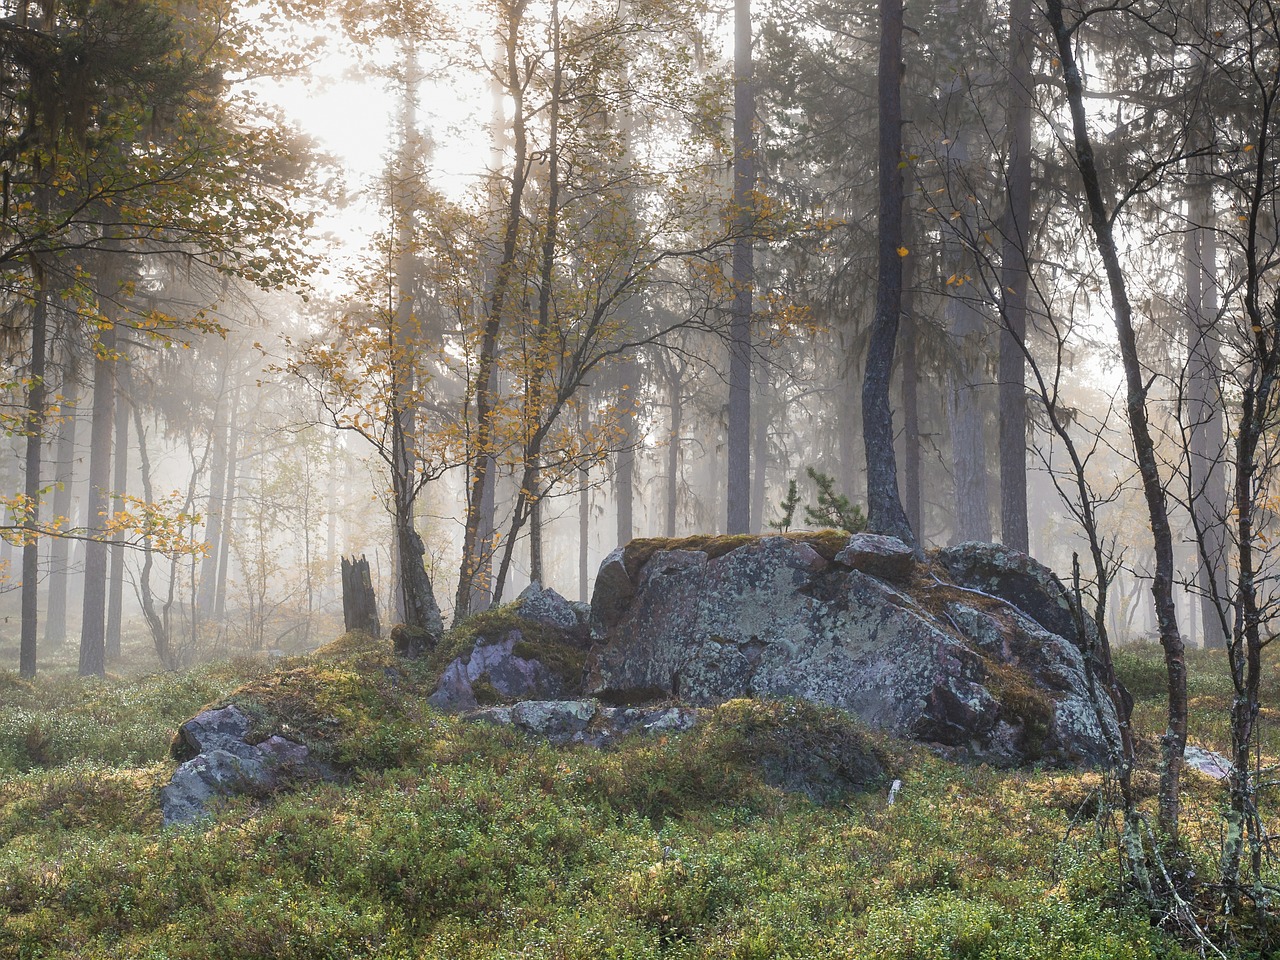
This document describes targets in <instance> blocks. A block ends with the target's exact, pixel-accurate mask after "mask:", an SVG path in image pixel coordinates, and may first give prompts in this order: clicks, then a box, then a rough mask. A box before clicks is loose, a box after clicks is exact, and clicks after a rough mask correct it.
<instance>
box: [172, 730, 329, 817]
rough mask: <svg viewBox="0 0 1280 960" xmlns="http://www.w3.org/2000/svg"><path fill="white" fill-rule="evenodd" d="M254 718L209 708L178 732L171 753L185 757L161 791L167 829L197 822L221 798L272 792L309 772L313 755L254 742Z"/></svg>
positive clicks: (277, 740) (289, 744) (281, 742)
mask: <svg viewBox="0 0 1280 960" xmlns="http://www.w3.org/2000/svg"><path fill="white" fill-rule="evenodd" d="M249 727H250V722H249V718H248V717H247V716H245V714H244V713H243V712H242V711H241V710H240V709H239V708H237V707H235V706H227V707H222V708H221V709H218V710H206V711H204V712H203V713H201V714H199V715H198V716H196V717H193V718H192V719H190V720H188V721H187V722H186V723H184V724H183V725H182V726H181V727H179V728H178V735H177V736H176V737H175V738H174V742H173V746H172V747H171V752H172V753H173V755H174V756H175V757H178V758H180V759H183V760H184V762H183V763H181V764H179V766H178V769H177V770H175V771H174V773H173V777H172V778H170V780H169V783H168V784H166V785H165V786H163V787H161V788H160V809H161V812H162V813H163V815H164V824H165V826H172V825H174V824H180V823H191V822H192V821H194V820H197V819H199V818H200V817H203V816H205V815H207V814H208V813H209V808H210V807H211V806H212V805H213V804H214V803H215V802H216V801H218V800H221V799H226V798H228V797H231V796H234V795H235V794H237V793H247V792H270V791H274V790H276V789H278V788H279V786H280V785H281V783H282V781H283V780H284V778H285V777H287V776H289V775H292V774H295V773H298V772H301V771H305V770H306V769H308V767H309V764H310V756H309V751H308V750H307V748H306V747H305V746H303V745H302V744H300V743H294V742H293V741H292V740H286V739H285V738H284V737H279V736H273V737H269V738H267V739H266V740H264V741H263V742H262V743H249V742H248V741H246V740H245V737H246V736H247V735H248V733H249Z"/></svg>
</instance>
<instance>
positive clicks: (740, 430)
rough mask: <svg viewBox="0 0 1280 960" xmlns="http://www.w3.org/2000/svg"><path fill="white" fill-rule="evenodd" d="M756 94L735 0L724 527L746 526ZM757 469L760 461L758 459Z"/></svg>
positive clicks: (743, 14)
mask: <svg viewBox="0 0 1280 960" xmlns="http://www.w3.org/2000/svg"><path fill="white" fill-rule="evenodd" d="M754 121H755V100H754V96H753V93H752V65H751V0H734V44H733V208H734V216H735V219H736V221H737V222H736V224H735V230H736V232H737V234H738V236H737V237H736V238H735V239H734V241H733V310H732V317H731V322H730V327H729V437H728V439H729V448H728V459H729V463H728V484H727V487H726V503H727V506H728V513H727V515H726V516H727V523H726V526H725V532H726V533H729V534H735V533H747V532H748V531H749V530H750V529H751V309H752V307H751V296H752V286H753V284H754V275H753V274H754V270H753V267H754V264H753V249H752V240H751V237H750V236H749V232H750V230H751V229H752V227H751V221H752V214H753V208H754V206H755V202H754V199H753V193H754V191H755V134H754V130H753V125H754ZM757 469H759V466H758V465H757Z"/></svg>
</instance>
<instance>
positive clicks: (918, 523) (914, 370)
mask: <svg viewBox="0 0 1280 960" xmlns="http://www.w3.org/2000/svg"><path fill="white" fill-rule="evenodd" d="M903 221H904V222H903V230H902V233H903V245H904V246H906V247H907V248H908V249H910V248H911V246H912V244H913V243H914V242H915V230H914V229H913V222H914V221H913V219H912V214H911V204H910V203H907V204H906V205H905V210H904V216H903ZM915 274H916V258H915V257H912V256H907V258H906V260H905V262H904V263H903V265H902V301H901V306H902V321H901V322H902V328H901V337H900V338H901V340H902V375H901V378H900V380H899V383H898V389H899V390H900V391H901V396H902V497H903V501H902V506H903V508H904V510H905V512H906V516H907V524H908V525H909V526H910V527H911V529H912V531H913V532H914V533H915V535H916V541H917V542H918V543H920V544H921V545H923V544H925V543H926V542H927V539H928V538H927V537H926V536H925V529H924V503H923V500H924V498H923V492H922V488H921V481H920V474H921V464H922V461H923V459H924V453H923V451H922V449H921V447H920V363H919V359H918V356H919V350H918V347H919V344H918V338H919V336H920V326H919V321H918V320H917V319H916V312H915V300H916V297H915Z"/></svg>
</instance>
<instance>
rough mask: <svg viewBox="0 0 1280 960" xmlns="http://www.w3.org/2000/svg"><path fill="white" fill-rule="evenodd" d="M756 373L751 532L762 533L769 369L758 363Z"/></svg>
mask: <svg viewBox="0 0 1280 960" xmlns="http://www.w3.org/2000/svg"><path fill="white" fill-rule="evenodd" d="M754 373H755V376H754V378H753V379H754V381H755V385H756V395H755V400H754V402H753V406H754V407H755V416H754V418H753V423H752V426H753V428H754V432H755V453H754V454H752V461H753V462H754V463H755V470H754V471H753V472H752V474H751V532H752V533H760V532H761V531H762V530H763V529H764V501H765V492H766V489H767V484H768V480H769V370H768V368H767V367H764V366H762V365H760V364H756V367H755V371H754Z"/></svg>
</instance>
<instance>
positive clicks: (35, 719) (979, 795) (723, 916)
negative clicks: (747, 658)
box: [0, 640, 1280, 960]
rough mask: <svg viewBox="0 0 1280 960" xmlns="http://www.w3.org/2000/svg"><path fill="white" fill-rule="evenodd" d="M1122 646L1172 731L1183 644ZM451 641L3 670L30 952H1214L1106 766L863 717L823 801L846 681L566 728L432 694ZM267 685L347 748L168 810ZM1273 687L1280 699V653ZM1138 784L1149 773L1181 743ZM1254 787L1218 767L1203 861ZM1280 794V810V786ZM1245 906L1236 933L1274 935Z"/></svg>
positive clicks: (1215, 741) (459, 957)
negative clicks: (966, 742)
mask: <svg viewBox="0 0 1280 960" xmlns="http://www.w3.org/2000/svg"><path fill="white" fill-rule="evenodd" d="M1222 659H1223V658H1222V655H1221V654H1211V653H1196V654H1194V655H1193V656H1192V657H1191V661H1192V681H1191V683H1192V698H1193V699H1192V704H1193V712H1194V720H1193V732H1192V740H1193V741H1194V742H1195V743H1197V744H1198V745H1200V746H1203V747H1207V748H1210V749H1223V748H1224V747H1225V746H1226V716H1227V709H1228V708H1229V705H1230V701H1231V688H1230V683H1229V680H1228V679H1227V676H1226V672H1225V668H1224V666H1223V663H1222ZM1117 660H1118V664H1119V667H1120V669H1121V671H1122V673H1123V675H1124V677H1125V679H1126V681H1127V682H1128V684H1129V685H1130V687H1131V689H1132V690H1133V692H1134V694H1135V696H1136V697H1137V698H1138V707H1137V710H1136V712H1135V719H1136V725H1137V730H1138V734H1139V737H1140V741H1141V743H1142V744H1143V752H1144V754H1146V755H1147V756H1148V757H1154V753H1155V749H1156V737H1157V736H1158V734H1159V732H1160V731H1161V730H1162V729H1163V723H1162V711H1161V706H1160V693H1161V690H1162V687H1163V679H1162V678H1163V668H1162V666H1161V661H1160V657H1159V651H1158V650H1156V649H1153V648H1149V647H1130V648H1127V649H1124V650H1122V651H1121V652H1120V653H1119V654H1118V656H1117ZM435 668H438V665H434V666H432V665H427V664H422V665H410V666H408V667H406V666H405V665H403V664H397V663H395V661H394V660H393V659H392V658H391V655H390V654H389V652H387V651H385V650H384V649H382V648H374V647H371V646H369V645H367V644H361V643H353V642H351V641H350V640H345V641H343V642H339V643H335V644H333V645H331V646H330V647H329V648H328V649H327V650H324V651H322V652H321V653H320V654H319V655H315V656H312V657H306V658H295V659H288V660H284V661H277V662H274V663H270V664H269V663H266V662H263V661H253V660H237V661H228V662H221V663H214V664H208V665H204V666H200V667H197V668H195V669H192V670H190V671H187V672H183V673H166V674H152V675H142V676H126V675H122V676H115V677H109V678H108V679H106V680H105V681H82V680H79V679H76V678H75V677H74V676H73V672H72V669H71V664H70V661H69V660H68V662H67V663H66V664H61V665H60V663H59V661H57V660H55V661H54V668H53V669H51V670H49V671H48V672H47V673H46V674H44V675H42V676H41V677H40V678H39V679H38V680H37V681H36V682H35V683H26V682H23V681H21V680H19V679H18V678H17V677H16V675H15V674H13V673H7V672H0V924H2V927H0V958H28V957H30V958H35V957H68V958H70V957H77V958H96V957H130V958H133V957H147V958H254V957H262V958H267V957H270V958H291V957H296V958H309V960H310V958H325V957H332V958H347V957H382V958H425V957H440V958H456V960H469V958H474V960H480V958H485V960H489V958H517V957H520V958H584V960H585V958H592V960H595V958H609V957H617V958H623V957H625V958H649V957H679V958H685V957H688V958H693V957H707V958H737V960H748V958H766V957H848V958H868V960H869V958H877V960H926V958H928V960H942V958H948V960H950V958H1009V960H1015V958H1016V960H1036V958H1041V957H1043V958H1054V960H1059V958H1061V960H1071V958H1097V960H1103V958H1145V957H1182V956H1191V955H1194V954H1192V953H1186V954H1184V953H1183V952H1182V949H1181V948H1180V947H1179V946H1178V942H1177V941H1176V940H1175V939H1174V937H1173V936H1171V935H1170V934H1167V933H1166V932H1163V931H1161V930H1158V929H1156V928H1154V927H1153V926H1152V925H1151V924H1150V922H1149V919H1148V917H1147V916H1146V914H1145V912H1143V911H1142V910H1140V909H1139V908H1138V906H1137V905H1136V904H1135V903H1134V902H1133V901H1132V899H1131V898H1130V896H1129V895H1128V894H1127V893H1126V892H1125V889H1124V885H1123V883H1122V882H1121V879H1120V876H1119V873H1118V868H1117V862H1118V861H1117V855H1116V837H1115V833H1114V819H1113V818H1112V817H1111V816H1109V815H1108V814H1106V813H1105V811H1106V809H1107V807H1108V803H1107V801H1108V798H1109V792H1110V790H1109V787H1108V784H1107V782H1106V781H1105V780H1104V778H1103V777H1102V776H1100V775H1099V774H1098V773H1096V772H1064V771H1053V770H1041V769H1031V770H1016V771H1010V770H996V769H992V768H989V767H986V766H965V765H956V764H952V763H948V762H945V761H943V760H941V759H938V758H937V757H935V756H933V755H932V754H930V753H929V752H927V751H926V750H924V749H922V748H919V747H916V746H912V745H909V744H904V743H901V742H894V741H889V740H887V739H884V738H881V737H879V736H877V735H873V734H869V733H866V732H862V733H856V734H853V735H856V736H860V737H863V738H865V740H866V742H867V743H868V744H869V745H870V746H872V747H873V748H874V749H875V751H876V752H877V753H878V754H879V755H880V757H881V758H882V759H883V761H884V762H885V764H886V768H887V773H886V776H885V778H884V781H883V782H881V783H876V784H873V785H871V787H870V788H869V789H868V790H866V791H865V792H860V793H854V794H852V795H848V796H846V797H844V798H842V799H841V800H840V801H838V802H836V803H832V804H827V805H820V804H815V803H813V802H811V801H810V800H809V799H807V798H806V797H805V796H803V795H801V794H797V793H789V792H787V791H785V790H782V789H779V788H777V787H774V786H770V777H769V776H768V775H767V767H768V764H767V763H765V762H763V760H762V758H768V757H772V758H773V759H774V760H775V761H776V760H777V759H778V758H779V757H781V758H783V759H784V760H785V759H786V757H788V756H794V755H796V753H797V752H798V751H803V750H805V749H809V748H812V747H813V745H815V744H821V743H824V742H830V738H831V736H832V733H831V731H832V730H833V729H836V728H840V729H843V728H842V727H840V723H841V721H838V719H837V718H835V717H834V716H833V715H832V712H830V711H823V710H818V709H816V708H806V707H803V706H801V705H796V704H767V703H766V704H752V703H747V702H744V701H737V702H733V703H730V704H727V705H725V706H723V707H720V708H718V709H716V710H714V711H709V712H708V716H707V717H706V718H705V720H704V722H703V723H701V724H700V725H699V726H698V727H697V728H695V729H694V730H693V731H690V732H688V733H684V734H673V735H670V736H662V737H648V738H645V737H634V738H630V739H627V740H625V741H624V742H623V743H622V744H621V745H620V746H619V747H617V748H613V749H609V750H607V751H599V750H594V749H591V748H587V747H552V746H548V745H546V744H541V743H536V742H533V741H530V740H527V739H525V738H524V737H522V736H521V735H519V734H516V733H514V732H512V731H511V730H509V729H506V728H497V727H491V726H488V725H482V724H475V723H467V722H463V721H461V720H459V719H457V718H453V717H447V716H443V715H440V714H437V713H434V712H433V711H431V710H430V709H429V708H428V707H427V706H426V704H425V696H426V694H427V693H429V691H430V684H431V673H432V671H433V669H435ZM122 673H123V674H127V673H129V671H127V670H125V671H122ZM245 684H247V685H248V686H247V687H245V688H244V689H243V690H242V692H241V693H240V694H239V695H238V697H239V698H240V699H241V700H247V701H248V702H251V703H252V702H259V703H266V702H268V701H270V702H271V703H272V704H273V708H272V710H271V711H270V712H271V714H272V716H271V718H270V722H272V723H274V724H275V725H276V726H277V727H279V728H284V729H285V735H287V736H288V735H294V736H297V737H299V738H302V739H306V740H308V741H309V742H310V743H311V744H312V746H313V747H314V748H316V749H317V750H319V751H320V752H321V753H322V754H323V755H324V757H325V759H326V760H327V761H329V762H330V763H331V764H332V765H333V766H334V768H335V769H336V770H338V771H339V772H340V776H339V777H337V778H336V779H334V780H330V781H325V782H300V783H298V784H296V786H295V787H294V789H292V790H289V791H287V792H285V793H283V794H280V795H277V796H275V797H242V798H240V799H237V800H235V801H234V802H231V803H229V804H227V805H226V806H225V808H223V809H221V810H220V811H218V813H217V815H216V817H215V818H213V819H212V820H211V821H208V822H205V823H202V824H200V825H197V826H195V827H186V828H178V829H163V828H162V826H161V817H160V807H159V800H158V789H159V787H160V786H161V785H162V784H164V783H165V782H167V780H168V778H169V777H170V776H171V775H172V773H173V770H174V767H175V761H173V760H172V759H169V755H168V749H169V742H170V739H171V737H172V735H173V733H174V730H175V729H176V727H177V725H178V724H179V723H181V722H182V721H183V720H185V719H187V718H188V717H190V716H192V715H193V714H195V713H196V712H197V711H198V709H199V708H200V707H201V706H202V705H204V704H207V703H210V702H225V700H226V699H227V698H228V696H229V695H230V694H231V692H232V691H233V690H235V689H236V688H238V687H241V686H242V685H245ZM1264 700H1265V702H1267V703H1270V704H1280V672H1278V671H1277V661H1276V659H1275V657H1272V658H1271V659H1270V661H1269V662H1268V664H1267V667H1266V690H1265V698H1264ZM238 702H239V701H238ZM1276 721H1277V711H1276V709H1275V708H1274V707H1273V708H1271V709H1269V711H1268V715H1267V717H1266V720H1265V722H1264V728H1265V731H1266V732H1265V737H1266V739H1265V744H1264V750H1265V753H1266V754H1268V755H1269V757H1270V758H1271V759H1274V758H1276V757H1277V756H1280V723H1277V722H1276ZM1149 762H1151V763H1152V764H1154V760H1153V759H1152V760H1150V761H1149ZM895 778H896V779H900V780H901V781H902V786H901V789H900V791H899V792H898V794H897V798H896V802H894V803H893V804H892V805H890V804H889V803H888V792H889V785H890V781H891V779H895ZM1138 783H1139V786H1140V788H1141V789H1142V790H1143V792H1144V794H1146V795H1148V796H1149V795H1150V793H1151V792H1152V791H1153V789H1154V783H1155V777H1154V774H1153V773H1151V772H1144V773H1142V774H1141V775H1140V776H1139V777H1138ZM1223 796H1224V791H1223V788H1222V786H1221V785H1220V784H1218V783H1215V782H1214V781H1212V780H1210V779H1209V778H1208V777H1205V776H1202V775H1199V774H1188V777H1187V790H1186V799H1187V814H1186V820H1185V823H1186V828H1185V829H1186V834H1187V838H1188V849H1189V856H1190V857H1191V858H1192V861H1193V862H1194V864H1195V866H1196V869H1197V872H1198V874H1199V875H1200V876H1201V877H1202V878H1207V877H1211V876H1212V874H1213V871H1214V869H1215V866H1214V864H1215V863H1216V851H1217V846H1216V845H1217V843H1218V841H1219V837H1220V835H1221V823H1222V821H1221V817H1220V811H1221V809H1222V805H1223ZM1261 800H1262V802H1263V805H1264V815H1265V816H1266V817H1267V818H1268V821H1269V822H1270V823H1272V824H1274V823H1275V818H1276V812H1277V809H1280V795H1278V794H1277V791H1276V788H1274V787H1272V788H1270V790H1269V792H1264V794H1263V795H1262V797H1261ZM1270 879H1271V881H1272V882H1275V881H1276V880H1277V879H1280V877H1278V876H1277V874H1276V873H1275V872H1273V873H1272V874H1271V876H1270ZM1202 889H1203V890H1204V891H1205V897H1206V902H1208V901H1209V900H1211V899H1212V896H1211V894H1212V888H1211V886H1208V885H1206V886H1204V887H1202ZM1233 922H1234V923H1235V924H1237V926H1235V927H1234V928H1233V929H1232V930H1227V929H1225V928H1222V927H1212V926H1211V927H1210V928H1209V933H1210V934H1211V935H1212V936H1213V937H1214V938H1215V939H1216V940H1217V941H1218V942H1220V943H1224V944H1225V943H1227V942H1228V941H1229V940H1230V939H1231V937H1232V936H1233V935H1234V934H1235V933H1246V934H1247V932H1248V930H1247V927H1246V926H1245V924H1246V923H1247V918H1245V919H1240V920H1237V921H1233ZM1234 955H1235V956H1238V957H1247V956H1251V955H1258V954H1257V953H1256V952H1253V953H1251V952H1250V951H1249V950H1246V949H1243V948H1237V949H1235V951H1234Z"/></svg>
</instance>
